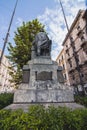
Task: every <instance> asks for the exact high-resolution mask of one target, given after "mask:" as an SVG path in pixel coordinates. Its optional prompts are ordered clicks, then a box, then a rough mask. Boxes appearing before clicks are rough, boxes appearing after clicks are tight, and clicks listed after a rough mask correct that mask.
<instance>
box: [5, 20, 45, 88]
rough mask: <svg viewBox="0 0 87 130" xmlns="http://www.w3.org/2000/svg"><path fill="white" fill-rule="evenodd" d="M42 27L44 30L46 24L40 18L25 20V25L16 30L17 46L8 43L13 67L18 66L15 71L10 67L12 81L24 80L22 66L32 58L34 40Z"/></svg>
mask: <svg viewBox="0 0 87 130" xmlns="http://www.w3.org/2000/svg"><path fill="white" fill-rule="evenodd" d="M41 28H42V29H43V30H44V25H42V24H41V23H40V22H39V21H38V19H35V20H32V21H29V22H27V23H25V22H23V25H22V26H21V27H18V28H17V31H16V32H15V36H14V42H15V46H13V45H12V43H9V44H8V51H9V56H7V57H8V58H9V60H10V61H11V63H12V67H14V68H16V71H15V73H14V71H13V70H12V68H11V67H10V68H9V69H10V75H11V76H12V80H11V82H15V85H17V84H19V83H20V82H21V80H22V67H23V65H24V64H26V63H27V62H28V60H30V59H31V47H32V41H33V40H34V37H35V35H36V34H37V33H38V32H39V31H40V29H41Z"/></svg>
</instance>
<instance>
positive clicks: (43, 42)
mask: <svg viewBox="0 0 87 130" xmlns="http://www.w3.org/2000/svg"><path fill="white" fill-rule="evenodd" d="M33 47H34V49H35V54H36V56H50V52H51V40H50V39H49V38H48V36H47V34H46V33H45V32H43V31H42V30H41V32H39V33H37V35H36V36H35V39H34V41H33Z"/></svg>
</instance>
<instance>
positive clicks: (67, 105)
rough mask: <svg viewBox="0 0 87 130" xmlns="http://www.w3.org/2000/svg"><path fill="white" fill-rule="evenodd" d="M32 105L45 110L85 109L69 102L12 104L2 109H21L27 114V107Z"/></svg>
mask: <svg viewBox="0 0 87 130" xmlns="http://www.w3.org/2000/svg"><path fill="white" fill-rule="evenodd" d="M32 105H43V106H45V108H48V107H49V106H54V107H68V108H70V109H72V110H74V109H84V108H85V107H84V106H82V105H80V104H77V103H75V102H70V103H63V102H61V103H55V102H54V103H51V102H50V103H45V102H44V103H42V102H39V103H18V104H17V103H13V104H11V105H9V106H7V107H5V108H4V109H6V110H7V109H10V110H17V109H22V110H23V111H24V112H28V111H29V107H30V106H32Z"/></svg>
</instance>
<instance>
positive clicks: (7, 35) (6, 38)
mask: <svg viewBox="0 0 87 130" xmlns="http://www.w3.org/2000/svg"><path fill="white" fill-rule="evenodd" d="M17 3H18V0H16V3H15V7H14V10H13V13H12V16H11V20H10V24H9V27H8V30H7V33H6V37H5V40H4V45H3V49H2V52H1V56H0V65H1V62H2V59H3V55H4V51H5V47H6V43H7V42H8V37H9V32H10V28H11V25H12V22H13V18H14V14H15V10H16V7H17Z"/></svg>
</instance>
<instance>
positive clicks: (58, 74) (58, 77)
mask: <svg viewBox="0 0 87 130" xmlns="http://www.w3.org/2000/svg"><path fill="white" fill-rule="evenodd" d="M57 79H58V81H59V83H64V77H63V74H62V72H61V70H57Z"/></svg>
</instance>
